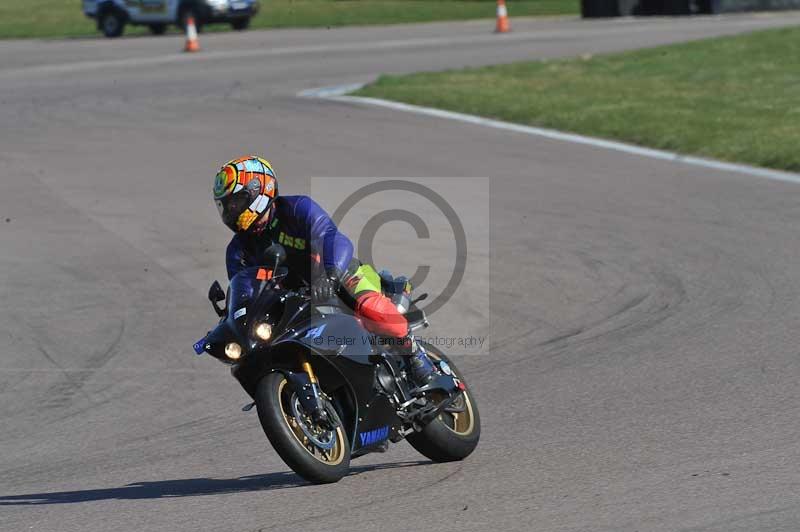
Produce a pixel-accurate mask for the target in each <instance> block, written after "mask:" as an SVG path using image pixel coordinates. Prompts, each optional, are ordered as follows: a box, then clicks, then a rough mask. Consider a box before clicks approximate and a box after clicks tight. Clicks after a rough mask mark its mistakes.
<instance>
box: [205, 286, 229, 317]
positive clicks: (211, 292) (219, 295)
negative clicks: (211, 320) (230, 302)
mask: <svg viewBox="0 0 800 532" xmlns="http://www.w3.org/2000/svg"><path fill="white" fill-rule="evenodd" d="M208 300H209V301H211V306H212V307H214V312H216V313H217V316H219V317H222V316H224V315H225V309H223V308H220V307H219V305H217V303H219V302H220V301H225V291H224V290H222V287H221V286H220V285H219V281H214V282H213V283H211V286H210V287H209V289H208Z"/></svg>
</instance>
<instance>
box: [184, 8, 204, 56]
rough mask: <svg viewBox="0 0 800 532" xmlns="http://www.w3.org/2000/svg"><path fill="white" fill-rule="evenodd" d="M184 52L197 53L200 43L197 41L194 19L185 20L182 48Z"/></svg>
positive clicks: (190, 17)
mask: <svg viewBox="0 0 800 532" xmlns="http://www.w3.org/2000/svg"><path fill="white" fill-rule="evenodd" d="M183 51H184V52H199V51H200V41H199V40H197V26H196V25H195V23H194V17H193V16H191V15H190V16H189V18H188V19H187V20H186V46H185V47H184V48H183Z"/></svg>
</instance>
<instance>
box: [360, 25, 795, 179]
mask: <svg viewBox="0 0 800 532" xmlns="http://www.w3.org/2000/svg"><path fill="white" fill-rule="evenodd" d="M357 94H359V95H363V96H372V97H378V98H386V99H390V100H398V101H402V102H406V103H411V104H417V105H425V106H431V107H439V108H444V109H449V110H453V111H460V112H464V113H471V114H476V115H482V116H487V117H492V118H498V119H501V120H507V121H511V122H519V123H523V124H530V125H535V126H542V127H547V128H554V129H560V130H566V131H571V132H577V133H582V134H586V135H592V136H597V137H605V138H613V139H619V140H623V141H627V142H631V143H634V144H640V145H644V146H650V147H655V148H661V149H666V150H671V151H677V152H681V153H690V154H695V155H701V156H706V157H715V158H720V159H725V160H729V161H739V162H745V163H750V164H754V165H759V166H766V167H772V168H779V169H785V170H792V171H800V28H789V29H780V30H770V31H761V32H757V33H752V34H748V35H743V36H736V37H725V38H718V39H709V40H705V41H699V42H693V43H687V44H680V45H671V46H663V47H659V48H652V49H647V50H639V51H635V52H627V53H621V54H613V55H605V56H596V57H583V58H580V59H571V60H558V61H536V62H524V63H515V64H510V65H501V66H492V67H488V68H474V69H465V70H456V71H447V72H441V73H428V74H412V75H407V76H383V77H381V78H380V79H379V80H378V81H377V82H376V83H375V84H373V85H370V86H368V87H366V88H364V89H363V90H361V91H359V92H358V93H357Z"/></svg>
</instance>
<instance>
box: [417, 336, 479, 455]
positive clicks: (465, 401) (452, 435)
mask: <svg viewBox="0 0 800 532" xmlns="http://www.w3.org/2000/svg"><path fill="white" fill-rule="evenodd" d="M425 350H426V351H427V353H428V356H429V357H430V358H431V359H432V360H433V361H434V362H438V361H440V360H444V361H445V362H447V364H448V365H449V366H450V369H451V370H452V371H453V375H455V376H456V377H458V378H459V379H461V377H462V375H461V373H460V372H459V370H458V368H457V367H456V365H455V364H453V362H452V361H451V360H450V359H448V358H447V357H446V356H445V355H444V353H442V352H441V351H439V350H438V349H436V348H435V347H433V346H430V345H427V344H425ZM462 381H463V379H462ZM456 402H457V403H459V404H456V405H454V406H458V407H462V408H463V411H462V412H448V411H445V412H442V413H441V414H439V417H437V418H436V419H434V420H433V421H431V422H430V423H428V424H427V425H425V427H424V428H423V429H422V431H420V432H414V433H412V434H409V435H408V436H407V437H406V439H407V440H408V443H410V444H411V446H412V447H413V448H414V449H416V450H417V451H419V452H420V453H421V454H422V455H424V456H426V457H427V458H430V459H431V460H433V461H434V462H455V461H457V460H463V459H464V458H466V457H467V456H469V455H470V454H472V451H474V450H475V448H476V447H477V446H478V441H479V440H480V438H481V417H480V414H479V413H478V405H477V403H476V402H475V398H474V397H473V396H472V392H471V391H470V389H469V388H467V389H466V390H464V392H463V393H462V394H461V398H459V399H458V400H457V401H456ZM451 406H453V405H451Z"/></svg>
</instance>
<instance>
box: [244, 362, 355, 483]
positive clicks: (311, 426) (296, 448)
mask: <svg viewBox="0 0 800 532" xmlns="http://www.w3.org/2000/svg"><path fill="white" fill-rule="evenodd" d="M255 400H256V407H257V408H258V419H259V421H260V422H261V427H262V428H263V429H264V433H265V434H266V435H267V438H269V442H270V443H271V444H272V446H273V447H274V448H275V450H276V451H277V452H278V455H280V457H281V458H282V459H283V461H284V462H286V464H288V465H289V467H291V468H292V470H293V471H294V472H295V473H297V474H298V475H300V476H301V477H303V478H304V479H306V480H308V481H310V482H314V483H318V484H325V483H329V482H337V481H338V480H340V479H341V478H342V477H343V476H345V475H346V474H347V472H348V471H349V469H350V443H349V441H348V440H347V435H346V434H345V431H344V429H343V427H342V422H341V420H340V419H339V415H338V414H337V413H336V410H335V409H334V408H333V405H332V404H331V403H330V402H329V401H327V400H326V401H325V410H326V412H327V413H328V417H329V419H330V420H331V422H332V425H333V426H334V428H333V429H332V430H330V429H327V430H326V429H324V428H321V427H319V426H318V425H317V424H315V423H314V421H313V420H312V419H311V416H310V415H309V414H308V413H306V412H305V411H304V410H303V406H302V405H301V404H300V400H299V399H298V397H297V394H296V393H295V392H294V391H293V390H292V387H291V386H290V385H289V381H288V380H286V377H285V376H284V375H283V374H282V373H278V372H275V373H270V374H269V375H267V376H265V377H264V378H263V379H261V381H259V383H258V386H257V388H256V393H255Z"/></svg>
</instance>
